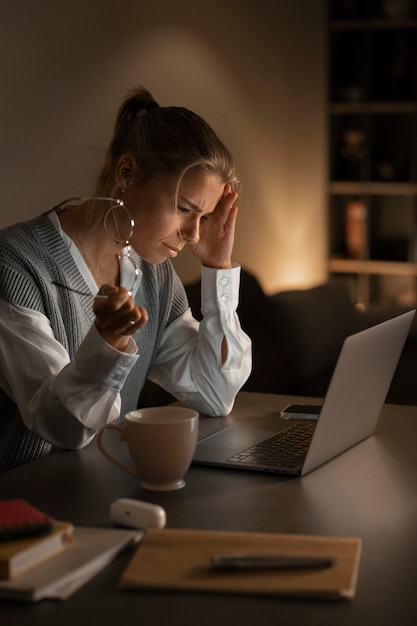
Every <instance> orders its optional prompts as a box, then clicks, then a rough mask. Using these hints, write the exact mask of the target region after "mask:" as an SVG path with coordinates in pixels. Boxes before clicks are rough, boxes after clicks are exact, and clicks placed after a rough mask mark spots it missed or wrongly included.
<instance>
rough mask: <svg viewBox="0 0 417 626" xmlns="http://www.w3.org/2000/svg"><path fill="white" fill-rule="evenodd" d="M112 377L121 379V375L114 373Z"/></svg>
mask: <svg viewBox="0 0 417 626" xmlns="http://www.w3.org/2000/svg"><path fill="white" fill-rule="evenodd" d="M112 379H113V380H121V379H122V377H121V376H120V374H114V375H113V376H112Z"/></svg>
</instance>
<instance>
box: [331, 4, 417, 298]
mask: <svg viewBox="0 0 417 626" xmlns="http://www.w3.org/2000/svg"><path fill="white" fill-rule="evenodd" d="M401 11H402V14H401ZM328 49H329V55H328V56H329V89H328V92H329V99H328V121H329V125H328V136H329V185H328V209H329V272H330V273H331V274H333V275H338V276H339V277H340V278H341V279H343V280H345V281H346V282H347V283H348V284H349V287H350V289H351V292H352V296H353V298H354V299H355V300H356V301H357V302H358V303H359V302H361V303H362V304H363V305H364V306H369V305H371V304H374V303H389V304H402V305H414V304H415V302H416V301H417V2H410V3H407V2H400V0H399V1H398V2H397V4H396V3H395V2H394V1H393V0H391V1H389V0H356V1H355V0H350V1H343V0H332V1H330V2H329V48H328Z"/></svg>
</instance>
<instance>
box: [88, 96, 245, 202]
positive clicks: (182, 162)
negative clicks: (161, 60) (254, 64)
mask: <svg viewBox="0 0 417 626" xmlns="http://www.w3.org/2000/svg"><path fill="white" fill-rule="evenodd" d="M125 154H130V155H132V156H133V157H134V159H135V161H136V164H137V166H138V172H139V182H145V181H146V180H149V179H151V178H152V177H153V176H155V175H158V174H168V175H174V176H177V177H178V181H180V180H181V179H182V177H183V175H184V174H185V172H187V171H188V170H189V169H190V168H194V167H195V168H198V169H199V170H200V171H202V172H203V173H207V174H214V175H216V176H218V178H219V180H220V181H221V182H222V183H224V184H227V183H228V184H230V186H231V188H232V190H237V188H238V187H239V184H240V183H239V180H238V177H237V172H236V168H235V164H234V161H233V157H232V155H231V153H230V152H229V150H228V149H227V148H226V146H225V145H224V144H223V142H222V141H221V140H220V138H219V137H218V136H217V134H216V133H215V132H214V130H213V129H212V128H211V127H210V126H209V125H208V124H207V123H206V122H205V121H204V120H203V119H202V118H201V117H200V116H199V115H197V114H196V113H193V112H192V111H190V110H189V109H186V108H184V107H175V106H169V107H162V106H159V105H158V104H157V103H156V102H155V100H154V98H153V96H152V94H151V93H150V92H149V91H148V90H147V89H145V88H143V87H139V88H137V89H135V90H134V91H132V92H131V93H130V95H129V96H128V97H127V98H126V100H125V101H124V102H123V103H122V105H121V107H120V109H119V111H118V114H117V117H116V122H115V126H114V131H113V137H112V139H111V142H110V145H109V147H108V150H107V154H106V158H105V162H104V165H103V168H102V170H101V172H100V174H99V177H98V179H97V184H96V191H95V195H96V196H103V195H106V196H107V195H110V196H115V195H116V193H117V186H116V184H115V177H114V174H115V168H116V166H117V164H118V162H119V160H120V158H121V157H122V156H123V155H125Z"/></svg>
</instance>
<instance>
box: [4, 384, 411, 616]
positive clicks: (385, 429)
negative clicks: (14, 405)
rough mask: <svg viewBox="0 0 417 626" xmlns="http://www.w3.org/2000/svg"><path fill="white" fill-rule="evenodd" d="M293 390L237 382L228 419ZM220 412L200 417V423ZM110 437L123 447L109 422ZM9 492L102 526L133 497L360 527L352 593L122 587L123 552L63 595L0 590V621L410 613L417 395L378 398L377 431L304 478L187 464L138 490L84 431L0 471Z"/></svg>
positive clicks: (170, 517)
mask: <svg viewBox="0 0 417 626" xmlns="http://www.w3.org/2000/svg"><path fill="white" fill-rule="evenodd" d="M293 399H294V398H288V397H285V396H273V395H266V394H247V393H242V394H240V395H239V396H238V399H237V402H236V407H235V409H234V411H233V413H232V414H231V416H230V417H229V418H228V420H234V419H239V418H240V417H242V416H245V417H247V416H252V415H253V416H257V415H268V414H271V413H273V412H276V411H279V410H280V409H281V408H282V407H283V406H284V404H286V403H287V402H288V401H289V400H293ZM304 400H305V399H304ZM217 421H218V420H217V419H210V418H202V420H201V425H200V429H201V432H209V431H210V430H211V429H213V428H216V425H217V424H216V422H217ZM109 434H110V433H109ZM111 445H112V447H113V451H114V452H115V451H116V450H118V451H119V454H125V452H124V451H123V452H121V450H122V448H123V444H121V443H120V442H119V440H118V436H117V434H116V436H115V437H113V439H112V440H111ZM14 497H23V498H26V499H27V500H29V501H30V502H32V503H33V504H35V505H36V506H38V507H39V508H42V509H44V510H45V511H47V512H48V513H50V514H51V515H53V516H55V517H56V518H59V519H68V520H70V521H72V522H74V523H75V524H78V525H83V526H110V525H111V523H110V520H109V507H110V504H111V503H112V502H113V501H114V500H115V499H117V498H121V497H127V498H137V499H142V500H146V501H149V502H155V503H157V504H160V505H162V506H163V507H164V508H165V510H166V512H167V526H170V527H178V528H210V529H230V530H244V531H252V530H253V531H265V532H285V533H307V534H323V535H339V536H351V537H361V538H362V540H363V552H362V560H361V567H360V573H359V580H358V588H357V593H356V597H355V598H354V599H353V600H351V601H323V600H322V601H317V600H300V599H284V598H264V597H250V596H243V595H242V596H226V595H225V596H222V595H204V594H181V593H173V592H171V593H168V592H167V593H165V592H160V591H159V592H142V591H141V592H139V591H138V592H126V591H119V590H118V589H117V582H118V579H119V577H120V575H121V573H122V571H123V569H124V567H125V566H126V564H127V562H128V560H129V558H130V554H131V553H128V554H124V555H122V556H120V557H119V558H118V559H117V560H116V561H115V562H114V563H113V564H111V565H110V566H109V567H107V568H106V569H105V570H104V571H103V572H101V573H100V574H99V575H98V576H97V577H95V578H94V579H93V580H91V581H90V582H89V583H88V584H87V585H86V586H85V587H83V588H82V589H80V590H79V591H78V592H77V593H76V594H75V595H73V596H72V597H71V598H69V599H68V600H66V601H65V602H53V601H44V602H41V603H39V604H36V605H33V606H29V605H23V604H14V603H11V602H0V619H1V623H2V624H6V621H5V617H8V618H10V621H8V622H7V623H18V624H20V623H28V624H30V626H36V625H37V624H39V625H41V624H42V626H49V625H51V626H52V625H54V626H58V625H59V626H67V625H68V626H69V625H71V626H74V624H76V623H77V620H78V622H79V623H80V624H81V625H82V624H87V623H89V622H90V620H91V623H100V624H101V625H105V626H106V625H110V624H112V625H114V626H124V625H126V626H128V625H130V624H132V625H133V624H135V625H136V624H140V625H141V626H148V625H151V624H152V626H155V625H156V626H164V625H165V624H166V625H173V626H176V625H179V624H181V626H188V625H189V626H196V625H198V626H205V625H210V626H212V625H213V624H216V626H223V625H226V624H227V626H230V625H232V626H235V625H237V624H239V626H246V625H250V626H254V624H256V625H258V624H259V626H263V625H264V624H268V625H269V624H278V623H279V624H282V625H283V626H291V625H300V624H308V625H309V626H315V625H317V626H327V625H329V626H330V625H331V626H336V625H337V626H345V625H353V624H355V625H357V626H362V625H366V624H374V623H377V624H378V625H379V626H392V625H393V624H401V623H402V624H404V625H406V626H408V625H410V626H411V625H412V624H415V623H417V593H416V583H417V541H416V536H417V407H405V406H392V405H387V406H385V407H384V410H383V412H382V416H381V419H380V422H379V425H378V429H377V432H376V435H375V436H373V437H371V438H369V439H367V440H366V441H364V442H362V443H361V444H359V445H358V446H356V447H355V448H353V449H351V450H349V451H348V452H346V453H345V454H343V455H341V456H339V457H338V458H336V459H334V460H333V461H330V462H329V463H327V464H326V465H324V466H322V467H321V468H319V469H317V470H315V471H314V472H312V473H311V474H309V475H307V476H305V477H303V478H286V477H282V478H281V477H277V476H274V475H269V474H261V473H259V474H258V473H249V472H247V473H245V472H238V471H234V470H228V471H225V470H219V469H208V468H203V467H192V468H191V469H190V471H189V472H188V474H187V476H186V487H185V488H184V489H182V490H180V491H177V492H171V493H154V492H147V491H144V490H143V489H142V488H141V487H140V486H139V484H138V482H137V481H136V480H135V479H134V478H132V477H131V476H129V475H128V474H126V473H125V472H123V471H122V470H120V469H119V468H117V467H115V466H114V465H113V464H111V463H110V462H109V461H107V460H106V459H105V458H104V457H103V456H102V455H101V454H100V453H99V452H98V450H97V448H96V445H95V443H94V442H93V443H92V444H90V446H89V447H87V448H85V449H84V450H81V451H79V452H65V453H61V454H58V455H54V456H50V457H47V458H45V459H41V460H40V461H37V462H35V463H32V464H28V465H26V466H22V467H20V468H18V469H16V470H13V471H11V472H8V473H5V474H3V475H1V476H0V499H5V498H14ZM80 619H81V621H80ZM12 620H14V621H12ZM19 620H20V621H19Z"/></svg>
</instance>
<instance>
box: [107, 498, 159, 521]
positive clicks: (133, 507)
mask: <svg viewBox="0 0 417 626" xmlns="http://www.w3.org/2000/svg"><path fill="white" fill-rule="evenodd" d="M110 519H111V521H112V522H113V523H114V524H118V525H119V526H126V527H127V528H164V526H165V524H166V514H165V510H164V509H163V508H162V507H161V506H158V505H157V504H150V503H149V502H143V501H141V500H133V499H132V498H120V499H119V500H115V501H114V502H113V503H112V505H111V507H110Z"/></svg>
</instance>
